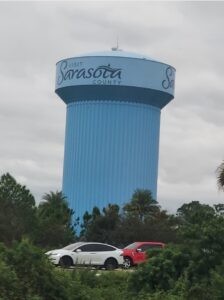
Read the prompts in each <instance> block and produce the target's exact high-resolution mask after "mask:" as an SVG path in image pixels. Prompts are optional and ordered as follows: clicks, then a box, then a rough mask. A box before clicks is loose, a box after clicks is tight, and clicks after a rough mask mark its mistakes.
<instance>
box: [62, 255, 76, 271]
mask: <svg viewBox="0 0 224 300" xmlns="http://www.w3.org/2000/svg"><path fill="white" fill-rule="evenodd" d="M59 265H60V266H61V267H63V268H69V267H71V266H72V265H73V261H72V259H71V257H69V256H62V257H61V258H60V261H59Z"/></svg>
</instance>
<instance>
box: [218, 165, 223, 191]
mask: <svg viewBox="0 0 224 300" xmlns="http://www.w3.org/2000/svg"><path fill="white" fill-rule="evenodd" d="M216 174H217V184H218V187H219V189H220V190H224V161H223V162H222V163H221V164H220V166H218V168H217V170H216Z"/></svg>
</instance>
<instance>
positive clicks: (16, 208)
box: [0, 173, 36, 244]
mask: <svg viewBox="0 0 224 300" xmlns="http://www.w3.org/2000/svg"><path fill="white" fill-rule="evenodd" d="M35 212H36V208H35V200H34V197H33V196H32V195H31V193H30V191H29V190H28V189H27V188H26V187H25V186H22V185H20V184H19V183H17V182H16V180H15V179H14V178H13V177H12V176H11V175H10V174H8V173H7V174H4V175H2V176H1V179H0V240H1V241H2V242H4V243H6V244H11V243H12V241H14V240H21V238H22V236H24V235H29V234H30V233H31V232H32V230H33V228H34V227H35V225H36V216H35Z"/></svg>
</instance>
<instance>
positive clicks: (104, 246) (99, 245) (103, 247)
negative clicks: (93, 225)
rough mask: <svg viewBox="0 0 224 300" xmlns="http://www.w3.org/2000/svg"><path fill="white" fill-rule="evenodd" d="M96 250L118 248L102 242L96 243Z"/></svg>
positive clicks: (113, 249)
mask: <svg viewBox="0 0 224 300" xmlns="http://www.w3.org/2000/svg"><path fill="white" fill-rule="evenodd" d="M95 247H96V251H115V250H116V248H114V247H111V246H108V245H101V244H96V245H95Z"/></svg>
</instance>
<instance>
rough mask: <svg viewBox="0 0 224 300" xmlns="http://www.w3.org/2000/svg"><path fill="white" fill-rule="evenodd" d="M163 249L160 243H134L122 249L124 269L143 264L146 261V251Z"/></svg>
mask: <svg viewBox="0 0 224 300" xmlns="http://www.w3.org/2000/svg"><path fill="white" fill-rule="evenodd" d="M164 247H165V244H164V243H160V242H135V243H133V244H130V245H128V246H126V247H125V248H124V249H123V256H124V268H125V269H128V268H130V267H131V266H135V265H137V264H140V263H143V262H145V261H146V259H147V257H146V250H149V249H155V248H159V249H162V248H164Z"/></svg>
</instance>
